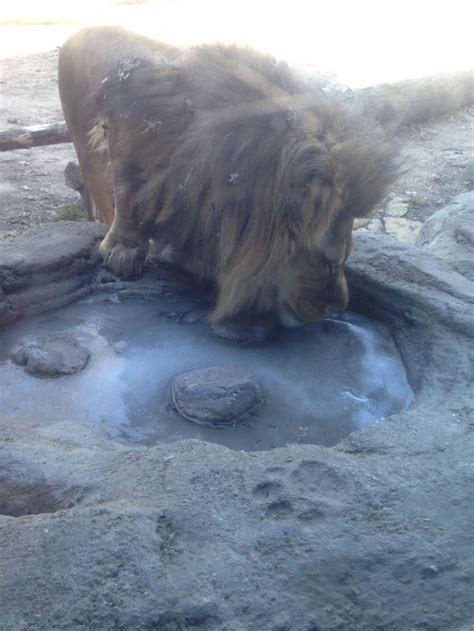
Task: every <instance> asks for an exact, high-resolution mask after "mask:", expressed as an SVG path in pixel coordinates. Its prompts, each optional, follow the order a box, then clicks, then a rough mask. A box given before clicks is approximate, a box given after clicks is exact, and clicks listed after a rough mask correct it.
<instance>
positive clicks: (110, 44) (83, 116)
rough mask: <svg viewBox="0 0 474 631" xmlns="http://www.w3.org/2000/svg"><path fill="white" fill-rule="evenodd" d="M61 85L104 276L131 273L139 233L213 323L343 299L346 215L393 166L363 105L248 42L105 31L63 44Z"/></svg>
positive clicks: (266, 317)
mask: <svg viewBox="0 0 474 631" xmlns="http://www.w3.org/2000/svg"><path fill="white" fill-rule="evenodd" d="M59 91H60V97H61V103H62V107H63V111H64V116H65V119H66V122H67V124H68V127H69V130H70V133H71V136H72V139H73V142H74V146H75V149H76V152H77V155H78V159H79V164H80V168H81V173H82V178H83V181H84V184H85V186H86V187H87V189H88V191H89V193H90V197H91V199H92V201H93V206H94V212H95V215H96V217H97V219H98V220H99V221H101V222H104V223H107V224H108V225H109V226H110V229H109V231H108V233H107V235H106V237H105V239H104V240H103V241H102V243H101V245H100V252H101V255H102V257H103V259H104V261H105V264H106V265H107V266H108V267H109V268H110V269H111V270H112V271H113V272H115V273H116V274H117V275H119V276H122V277H133V276H136V275H139V274H140V273H141V271H142V269H143V266H144V263H145V259H146V257H147V253H148V250H149V246H150V240H152V241H153V242H154V244H155V246H156V245H157V246H158V248H165V247H171V248H172V249H173V251H175V252H176V253H179V254H180V255H181V256H185V257H186V259H187V260H188V261H191V263H192V266H193V269H194V271H195V272H196V274H197V275H198V276H199V277H200V278H201V279H203V280H206V281H211V282H212V283H213V284H214V286H215V304H214V308H213V310H212V312H211V314H210V320H211V323H213V326H214V330H215V331H217V332H219V330H220V331H221V332H222V331H225V330H226V331H228V330H229V329H228V326H229V323H230V325H231V324H232V323H239V322H240V323H246V325H248V326H253V324H252V323H255V322H265V323H267V325H268V328H269V329H271V328H272V327H276V326H277V325H278V324H282V325H285V326H293V325H298V324H303V323H308V322H314V321H317V320H321V319H322V318H325V317H327V316H328V315H330V314H331V313H334V312H339V311H342V310H344V309H345V308H346V307H347V304H348V288H347V282H346V278H345V273H344V266H345V264H346V261H347V258H348V256H349V254H350V251H351V233H352V224H353V220H354V219H355V218H359V217H366V216H368V215H370V213H371V212H372V211H373V209H374V208H375V207H376V206H377V204H379V203H380V201H381V200H382V199H383V197H384V196H385V194H386V191H387V188H388V187H389V186H390V185H391V184H392V182H393V181H394V179H395V177H396V176H397V173H398V168H399V164H398V159H397V151H396V148H395V146H394V142H393V141H392V140H391V139H390V138H386V137H385V135H384V133H383V132H382V131H381V130H380V129H379V128H378V126H377V125H376V124H375V122H374V121H373V120H371V119H370V117H369V116H368V115H367V114H366V113H361V112H357V110H356V108H353V107H350V106H346V105H344V104H343V103H342V99H341V98H340V97H338V96H335V95H331V94H328V93H326V92H325V91H324V90H323V89H322V88H320V87H311V88H308V86H307V85H306V84H305V82H304V81H302V80H301V79H300V78H299V77H298V76H297V75H296V74H295V73H294V72H293V71H292V70H291V69H290V68H289V67H288V66H287V65H286V64H285V63H283V62H277V61H275V60H274V59H273V58H272V57H270V56H267V55H264V54H261V53H258V52H256V51H254V50H252V49H250V48H243V47H237V46H227V45H220V44H215V45H201V46H197V47H193V48H190V49H180V48H175V47H173V46H170V45H167V44H163V43H160V42H156V41H154V40H151V39H148V38H146V37H142V36H139V35H136V34H133V33H130V32H127V31H126V30H123V29H121V28H116V27H98V28H86V29H83V30H81V31H79V32H78V33H76V34H75V35H73V36H72V37H71V38H70V39H69V40H68V41H67V42H66V43H65V44H64V46H63V47H62V48H61V51H60V55H59ZM246 325H243V326H246ZM219 327H220V328H219ZM225 327H227V328H225ZM223 335H226V333H225V332H224V333H223Z"/></svg>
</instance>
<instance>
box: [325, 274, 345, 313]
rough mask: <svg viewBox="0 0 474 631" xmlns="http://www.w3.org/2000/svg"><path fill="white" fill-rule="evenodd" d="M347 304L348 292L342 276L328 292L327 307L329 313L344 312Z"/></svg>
mask: <svg viewBox="0 0 474 631" xmlns="http://www.w3.org/2000/svg"><path fill="white" fill-rule="evenodd" d="M348 303H349V291H348V289H347V282H346V279H345V277H344V275H341V276H340V278H339V279H338V282H337V283H335V284H334V285H333V286H332V287H331V289H330V290H329V291H328V296H327V305H328V307H329V309H331V312H338V311H344V310H345V309H347V305H348Z"/></svg>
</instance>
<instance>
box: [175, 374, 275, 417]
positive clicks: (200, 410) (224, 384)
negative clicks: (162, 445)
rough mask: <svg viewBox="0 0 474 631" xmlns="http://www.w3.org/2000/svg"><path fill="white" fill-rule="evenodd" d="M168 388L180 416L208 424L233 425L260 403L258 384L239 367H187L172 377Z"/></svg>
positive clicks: (261, 398)
mask: <svg viewBox="0 0 474 631" xmlns="http://www.w3.org/2000/svg"><path fill="white" fill-rule="evenodd" d="M171 389H172V394H173V401H174V404H175V405H176V407H177V409H178V412H179V413H180V414H181V415H182V416H184V418H186V419H188V420H189V421H193V422H194V423H199V424H201V425H210V426H212V427H232V426H235V425H236V424H237V422H238V421H239V419H243V417H245V416H246V415H247V414H249V413H250V412H252V411H254V410H255V409H256V408H258V407H259V406H260V405H261V404H262V403H263V394H262V390H261V388H260V386H259V384H258V383H257V381H256V380H255V379H254V378H253V377H252V375H251V374H250V373H249V372H248V371H247V370H244V369H243V368H230V367H213V368H203V369H198V370H190V371H189V372H185V373H182V374H180V375H178V376H177V377H175V378H174V379H173V382H172V385H171Z"/></svg>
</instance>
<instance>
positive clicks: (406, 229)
mask: <svg viewBox="0 0 474 631" xmlns="http://www.w3.org/2000/svg"><path fill="white" fill-rule="evenodd" d="M421 226H422V223H421V221H412V220H410V219H404V218H403V217H385V232H386V233H387V234H390V235H391V236H392V237H395V239H398V240H399V241H403V242H404V243H411V244H414V243H415V241H416V236H417V234H418V232H419V231H420V228H421Z"/></svg>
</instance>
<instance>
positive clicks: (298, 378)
mask: <svg viewBox="0 0 474 631" xmlns="http://www.w3.org/2000/svg"><path fill="white" fill-rule="evenodd" d="M162 307H163V304H161V303H160V309H159V308H158V306H157V304H156V303H154V302H146V301H140V300H131V299H130V300H119V299H118V298H117V296H116V295H113V296H112V300H111V299H110V296H108V295H97V296H95V297H92V298H88V299H86V300H83V301H81V302H78V303H75V304H73V305H70V306H68V307H66V308H64V309H62V310H60V311H57V312H55V313H48V314H44V315H41V316H37V317H35V318H34V319H30V320H25V321H23V322H21V323H19V324H18V325H16V326H15V327H13V328H11V329H10V330H7V331H6V332H3V333H2V334H1V335H0V384H1V390H0V415H8V416H13V417H15V416H17V417H22V416H30V417H31V416H34V417H36V418H38V420H44V421H45V423H53V422H62V421H69V422H71V423H74V422H75V421H81V422H83V421H88V422H90V423H94V424H97V425H100V426H101V427H102V428H103V429H104V430H105V431H106V432H107V433H108V434H109V435H110V436H111V437H114V438H118V439H122V440H126V441H130V442H132V443H138V444H153V443H171V442H173V441H176V440H180V439H183V438H198V439H201V440H205V441H208V442H214V443H218V444H220V445H225V446H227V447H230V448H232V449H244V450H249V451H255V450H263V449H271V448H274V447H283V446H286V445H287V444H290V443H317V444H321V445H327V446H330V445H334V444H335V443H337V442H338V441H340V440H341V439H342V438H344V437H345V436H347V435H348V434H350V433H351V432H352V431H354V430H356V429H358V428H360V427H363V426H364V425H366V424H367V423H371V422H373V421H376V420H378V419H382V418H384V417H386V416H389V415H390V414H394V413H396V412H400V411H402V410H404V409H405V408H406V407H408V405H409V404H410V403H411V402H412V400H413V398H414V395H413V391H412V389H411V388H410V386H409V384H408V382H407V378H406V374H405V369H404V366H403V363H402V361H401V359H400V356H399V354H398V352H397V349H396V347H395V345H394V343H393V340H392V339H391V337H390V335H389V333H388V331H387V330H386V329H385V328H384V327H383V326H382V325H380V324H378V323H376V322H372V321H370V320H368V319H367V318H364V317H362V316H359V315H357V314H354V313H346V314H345V315H344V316H343V317H341V318H340V319H333V320H326V321H324V322H321V323H317V324H312V325H309V326H305V327H301V328H298V329H291V330H285V331H283V332H282V334H281V336H280V337H279V338H278V340H276V341H275V342H273V343H271V344H268V345H267V346H262V347H255V348H246V347H238V346H234V345H232V344H228V343H225V342H222V341H220V340H218V339H216V338H214V337H212V335H211V334H210V333H209V331H208V327H207V324H206V322H205V319H204V315H203V314H202V313H200V312H195V311H190V312H188V313H187V314H186V312H184V313H185V315H184V317H182V312H181V315H180V317H178V318H175V317H174V315H173V314H172V313H168V315H166V313H165V314H163V310H162ZM171 307H173V308H174V307H176V305H171V306H170V309H171ZM176 319H177V320H178V321H175V320H176ZM58 331H63V332H64V331H67V332H68V333H71V334H73V335H75V336H76V337H77V339H78V340H79V341H80V342H81V343H82V344H83V345H84V346H85V347H86V348H88V349H89V351H90V352H91V357H90V359H89V363H88V364H87V366H86V368H85V369H84V370H83V371H82V372H80V373H78V374H76V375H72V376H65V377H59V378H54V379H52V378H50V379H39V378H36V377H32V376H29V375H27V374H26V373H25V372H24V370H23V368H21V367H19V366H16V365H14V364H13V363H12V362H11V360H10V359H9V352H10V350H11V347H12V346H13V344H15V343H16V342H17V341H18V340H20V339H21V338H22V337H23V336H24V335H27V334H35V335H38V334H46V333H52V332H58ZM209 366H241V367H243V368H246V369H247V370H249V371H250V372H251V373H252V374H253V375H254V376H255V377H256V379H257V380H258V381H259V383H260V385H261V387H262V389H263V392H264V396H265V403H264V405H263V407H262V408H261V409H260V411H259V413H258V415H257V416H256V417H255V418H254V419H252V421H251V423H250V424H249V426H247V427H236V428H226V429H216V428H211V427H205V426H200V425H196V424H194V423H192V422H190V421H187V420H185V419H182V418H181V417H180V416H179V415H178V414H177V412H176V411H175V410H174V409H173V406H172V402H171V386H170V382H171V379H172V378H173V377H174V376H175V375H177V374H179V373H181V372H183V371H186V370H191V369H194V368H205V367H209Z"/></svg>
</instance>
